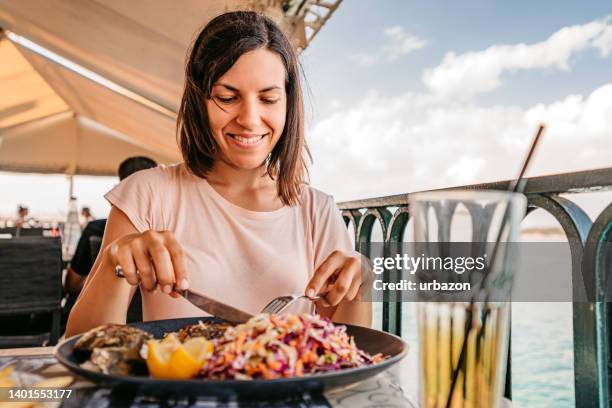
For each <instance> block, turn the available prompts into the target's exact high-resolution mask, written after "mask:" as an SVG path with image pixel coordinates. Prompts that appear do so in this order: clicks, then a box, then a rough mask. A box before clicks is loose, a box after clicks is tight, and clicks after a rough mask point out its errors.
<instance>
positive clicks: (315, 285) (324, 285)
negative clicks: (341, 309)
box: [305, 251, 363, 306]
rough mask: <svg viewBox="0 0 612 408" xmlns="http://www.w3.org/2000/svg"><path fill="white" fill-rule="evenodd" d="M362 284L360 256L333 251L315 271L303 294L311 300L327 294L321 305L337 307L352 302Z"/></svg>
mask: <svg viewBox="0 0 612 408" xmlns="http://www.w3.org/2000/svg"><path fill="white" fill-rule="evenodd" d="M362 282H363V279H362V272H361V256H360V255H359V254H358V253H356V252H344V251H334V252H332V253H331V254H330V255H329V256H328V257H327V259H326V260H325V261H324V262H323V263H322V264H321V265H320V266H319V268H318V269H317V270H316V271H315V273H314V274H313V276H312V278H311V279H310V282H308V285H306V291H305V294H306V296H308V297H310V298H312V297H315V296H316V295H317V294H322V293H326V292H327V295H326V296H325V298H324V299H323V300H324V302H323V305H324V306H328V305H329V306H337V305H338V304H340V303H341V302H346V301H348V302H350V301H352V300H354V299H355V298H356V297H357V295H358V294H359V289H360V288H361V284H362ZM325 303H327V304H325Z"/></svg>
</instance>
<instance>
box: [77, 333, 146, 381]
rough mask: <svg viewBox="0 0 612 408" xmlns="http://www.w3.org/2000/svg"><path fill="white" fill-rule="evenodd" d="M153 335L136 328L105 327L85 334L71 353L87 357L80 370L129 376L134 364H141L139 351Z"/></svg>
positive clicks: (141, 359)
mask: <svg viewBox="0 0 612 408" xmlns="http://www.w3.org/2000/svg"><path fill="white" fill-rule="evenodd" d="M152 338H153V336H152V335H151V334H149V333H147V332H145V331H143V330H140V329H137V328H135V327H130V326H124V325H120V324H107V325H103V326H99V327H96V328H95V329H92V330H90V331H88V332H87V333H85V334H84V335H83V336H81V338H80V339H79V340H78V341H77V342H76V343H75V345H74V350H75V352H77V353H80V354H81V355H88V357H89V360H87V361H86V362H85V363H83V364H82V367H84V368H88V369H92V370H95V371H100V372H102V373H104V374H120V375H128V374H129V373H130V372H131V371H132V370H133V368H134V366H135V365H138V364H139V363H143V362H144V360H143V358H142V357H141V355H140V349H141V348H142V346H143V345H144V344H145V342H146V341H147V340H149V339H152Z"/></svg>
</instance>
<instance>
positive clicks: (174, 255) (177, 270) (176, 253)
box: [166, 234, 189, 290]
mask: <svg viewBox="0 0 612 408" xmlns="http://www.w3.org/2000/svg"><path fill="white" fill-rule="evenodd" d="M166 248H167V249H168V251H169V254H170V258H171V260H172V267H173V269H174V277H175V283H176V287H177V288H178V289H182V290H185V289H187V288H189V279H188V278H187V272H186V269H185V254H184V251H183V247H181V245H180V244H179V243H178V241H177V240H176V238H174V235H172V234H169V235H168V236H167V237H166Z"/></svg>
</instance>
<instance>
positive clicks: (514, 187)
mask: <svg viewBox="0 0 612 408" xmlns="http://www.w3.org/2000/svg"><path fill="white" fill-rule="evenodd" d="M544 128H545V126H544V125H543V124H540V126H539V127H538V131H537V132H536V134H535V136H534V137H533V139H532V140H531V145H530V146H529V151H528V153H527V156H525V160H524V161H523V165H522V167H521V171H520V172H519V175H518V177H517V178H516V179H514V180H512V182H511V183H510V184H509V185H508V191H510V192H513V193H517V192H518V193H522V192H523V190H524V189H525V184H524V183H522V181H523V179H524V176H525V173H526V172H527V168H528V167H529V163H530V162H531V158H532V156H533V153H534V152H535V148H536V146H537V145H538V142H539V141H540V137H541V136H542V133H544ZM509 209H510V205H508V206H506V209H505V211H504V216H503V217H502V227H501V228H500V229H499V232H498V234H497V239H496V240H495V244H494V246H493V252H492V254H491V257H490V258H489V259H490V262H489V265H490V267H489V269H490V268H491V267H492V266H493V265H494V262H495V257H496V255H497V249H498V247H499V244H500V242H501V238H502V235H503V231H504V228H503V226H504V225H505V220H506V218H507V217H508V212H509ZM484 279H485V280H486V277H485V278H484ZM488 297H489V296H488V293H487V297H486V300H485V304H486V302H487V301H488ZM474 303H475V300H474V298H473V297H472V300H471V302H470V314H469V316H468V319H467V321H466V325H465V329H466V330H465V333H464V337H463V345H462V346H461V353H460V354H459V360H458V361H457V367H455V370H454V371H453V380H452V382H451V388H450V393H449V395H448V399H447V400H446V408H450V404H451V401H452V399H453V393H454V392H455V386H456V385H457V379H458V378H459V371H460V369H461V366H463V364H464V361H465V358H466V357H465V355H466V354H467V338H468V334H469V331H470V330H471V326H472V316H473V314H474V310H473V309H474ZM487 316H488V310H485V314H484V317H483V319H482V325H481V327H480V330H479V333H478V338H480V337H481V335H482V332H483V331H484V328H485V324H486V321H487Z"/></svg>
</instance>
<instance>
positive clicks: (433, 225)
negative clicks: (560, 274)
mask: <svg viewBox="0 0 612 408" xmlns="http://www.w3.org/2000/svg"><path fill="white" fill-rule="evenodd" d="M525 209H526V200H525V197H524V196H523V195H522V194H515V193H507V192H502V191H499V192H497V191H445V192H431V193H419V194H415V195H414V196H413V197H412V198H411V200H410V212H411V215H412V217H413V220H414V251H415V256H419V257H422V258H423V259H428V260H429V259H434V260H435V259H443V260H448V259H449V258H450V259H452V260H453V261H455V263H454V264H453V263H449V264H447V265H451V270H449V269H448V268H447V267H445V268H437V269H436V267H435V266H434V267H432V268H430V269H427V270H426V268H422V269H421V270H419V271H417V272H416V277H417V282H419V288H420V290H419V291H418V294H417V296H418V300H419V303H418V305H417V310H418V332H419V333H418V334H419V344H420V399H421V406H422V407H428V408H433V407H435V408H438V407H462V408H469V407H474V408H477V407H498V406H500V404H501V401H502V396H503V388H504V384H505V373H506V360H507V350H508V346H507V345H508V326H509V312H510V306H509V300H510V291H511V289H512V281H513V277H514V271H513V268H514V266H515V265H516V264H517V262H516V261H517V259H516V257H517V251H516V245H513V244H512V243H513V242H517V241H518V233H519V224H520V222H521V220H522V218H523V216H524V214H525ZM466 259H472V261H473V262H471V263H470V265H472V266H473V268H472V269H471V270H469V271H468V272H466V271H465V268H461V269H459V268H457V267H456V266H457V265H460V264H461V265H465V262H466V261H465V260H466ZM460 260H461V263H459V262H458V261H460ZM449 262H450V261H449ZM478 262H480V263H478ZM432 265H435V262H433V261H432ZM439 265H441V264H439ZM445 265H446V264H445ZM453 265H454V270H453ZM474 265H479V266H483V267H482V268H480V269H479V268H478V267H476V266H474ZM435 282H437V283H435ZM439 283H447V284H448V285H446V286H445V287H443V288H440V286H441V285H439Z"/></svg>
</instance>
